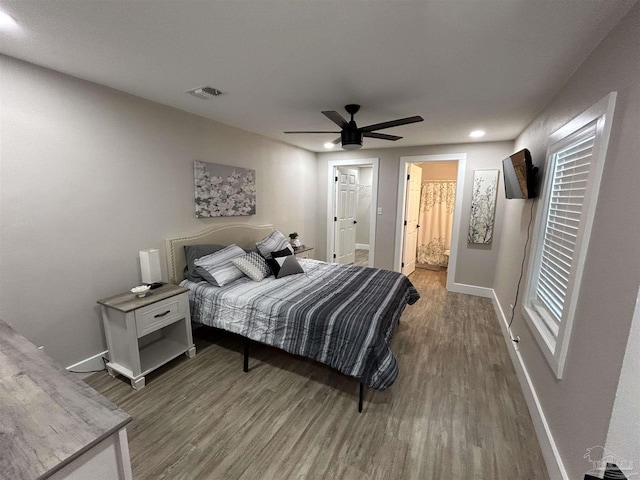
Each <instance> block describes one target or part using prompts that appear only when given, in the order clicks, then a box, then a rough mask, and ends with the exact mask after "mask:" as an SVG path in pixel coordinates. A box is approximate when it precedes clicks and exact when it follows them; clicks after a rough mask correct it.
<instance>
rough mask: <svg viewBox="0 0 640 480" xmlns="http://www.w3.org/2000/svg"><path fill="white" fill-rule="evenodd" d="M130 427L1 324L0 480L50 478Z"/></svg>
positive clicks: (119, 413) (113, 408)
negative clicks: (5, 479) (106, 439)
mask: <svg viewBox="0 0 640 480" xmlns="http://www.w3.org/2000/svg"><path fill="white" fill-rule="evenodd" d="M130 421H131V416H130V415H129V414H127V413H125V412H124V411H122V410H120V409H119V408H118V407H116V406H115V405H114V404H112V403H111V402H109V401H108V400H107V399H106V398H104V397H103V396H102V395H100V394H99V393H98V392H96V391H95V390H94V389H93V388H91V387H90V386H88V385H87V384H86V383H84V382H83V381H82V380H80V379H77V378H75V377H74V376H73V375H72V374H71V373H69V372H67V371H65V370H64V369H62V368H61V367H59V366H57V365H55V364H54V362H53V361H52V360H51V359H50V358H49V357H48V356H47V355H45V354H44V352H42V351H40V350H38V349H37V348H36V346H35V345H34V344H33V343H31V342H29V341H28V340H27V339H26V338H24V337H23V336H22V335H20V334H19V333H18V332H16V331H15V330H14V329H13V328H11V327H10V326H9V325H7V324H6V323H4V322H3V321H2V320H0V478H3V479H4V478H7V479H8V478H10V479H12V480H22V479H29V480H32V479H36V478H46V477H48V476H49V475H51V474H53V473H54V472H55V471H57V470H59V469H60V468H62V467H63V466H65V465H66V464H68V463H69V462H71V461H72V460H74V459H75V458H77V457H79V456H80V455H82V454H83V453H84V452H86V451H87V450H89V449H90V448H91V447H93V446H94V445H96V444H98V443H99V442H100V441H102V440H104V439H105V438H107V437H108V436H110V435H111V434H113V433H114V432H116V431H118V430H119V429H121V428H122V427H123V426H125V425H126V424H127V423H129V422H130Z"/></svg>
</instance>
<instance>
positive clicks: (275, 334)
mask: <svg viewBox="0 0 640 480" xmlns="http://www.w3.org/2000/svg"><path fill="white" fill-rule="evenodd" d="M273 231H274V228H273V226H271V225H261V226H253V225H246V224H242V225H226V226H222V227H214V228H210V229H208V230H206V231H204V232H201V233H198V234H196V235H191V236H187V237H179V238H173V239H168V240H167V241H166V251H167V260H168V274H169V281H170V282H172V283H176V284H177V283H179V284H180V285H182V286H185V287H187V288H189V300H190V307H191V319H192V321H194V322H198V323H202V324H204V325H208V326H211V327H216V328H221V329H223V330H226V331H229V332H232V333H235V334H238V335H241V336H242V337H245V338H247V339H249V340H252V341H255V342H260V343H263V344H267V345H271V346H274V347H277V348H280V349H282V350H285V351H287V352H289V353H292V354H295V355H300V356H302V357H306V358H310V359H312V360H315V361H318V362H320V363H323V364H325V365H328V366H330V367H332V368H334V369H336V370H338V371H340V372H342V373H344V374H346V375H349V376H352V377H355V378H357V379H358V380H359V381H360V398H359V402H358V406H359V411H362V395H363V387H364V386H365V385H366V386H368V387H371V388H375V389H377V390H384V389H386V388H388V387H389V386H390V385H391V384H393V382H394V381H395V380H396V378H397V376H398V366H397V362H396V359H395V357H394V355H393V353H392V352H391V349H390V346H389V345H390V342H391V339H392V338H393V334H394V332H395V328H396V325H397V324H398V322H399V320H400V316H401V315H402V312H403V310H404V308H405V306H406V305H407V304H413V303H415V302H416V301H417V300H418V299H419V294H418V292H417V291H416V289H415V288H414V287H413V285H412V284H411V282H410V281H409V279H408V278H407V277H406V276H404V275H402V274H400V273H397V272H391V271H388V270H381V269H375V268H366V267H358V266H353V265H338V264H329V263H325V262H320V261H317V260H299V263H300V265H301V266H302V268H303V270H304V273H300V274H296V275H290V276H287V277H283V278H280V279H276V278H274V277H273V276H271V277H267V278H265V279H264V280H262V281H259V282H255V281H253V280H251V279H250V278H248V277H242V278H240V279H238V280H235V281H233V282H232V283H230V284H228V285H224V286H222V287H216V286H212V285H210V284H209V283H207V282H199V283H195V282H191V281H189V280H186V279H184V273H183V272H184V268H185V266H186V258H185V253H184V247H185V245H199V244H218V245H230V244H234V243H235V244H236V245H238V246H240V247H242V248H244V249H247V250H251V249H255V245H256V242H258V241H260V240H261V239H263V238H264V237H266V236H267V235H269V234H270V233H271V232H273ZM245 345H246V346H245V358H244V370H245V371H247V370H248V352H249V343H248V342H247V343H246V344H245Z"/></svg>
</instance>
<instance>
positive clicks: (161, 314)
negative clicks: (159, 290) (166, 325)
mask: <svg viewBox="0 0 640 480" xmlns="http://www.w3.org/2000/svg"><path fill="white" fill-rule="evenodd" d="M167 313H171V310H167V311H166V312H164V313H159V314H157V315H154V316H153V318H160V317H164V316H165V315H166V314H167Z"/></svg>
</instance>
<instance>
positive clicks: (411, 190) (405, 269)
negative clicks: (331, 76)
mask: <svg viewBox="0 0 640 480" xmlns="http://www.w3.org/2000/svg"><path fill="white" fill-rule="evenodd" d="M407 171H408V174H409V175H408V179H407V200H406V205H405V215H404V245H403V248H402V273H404V274H405V275H409V274H411V273H413V271H414V270H415V269H416V249H417V248H418V228H420V225H418V219H419V218H420V193H421V192H420V189H421V187H422V169H421V168H420V167H419V166H417V165H414V164H413V163H411V164H409V166H408V168H407Z"/></svg>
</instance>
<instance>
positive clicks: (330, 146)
mask: <svg viewBox="0 0 640 480" xmlns="http://www.w3.org/2000/svg"><path fill="white" fill-rule="evenodd" d="M335 146H336V144H335V143H333V142H327V143H325V144H324V148H326V149H327V150H331V149H332V148H333V147H335Z"/></svg>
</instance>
